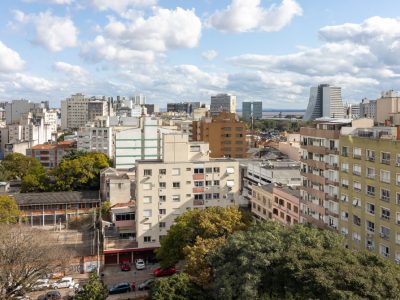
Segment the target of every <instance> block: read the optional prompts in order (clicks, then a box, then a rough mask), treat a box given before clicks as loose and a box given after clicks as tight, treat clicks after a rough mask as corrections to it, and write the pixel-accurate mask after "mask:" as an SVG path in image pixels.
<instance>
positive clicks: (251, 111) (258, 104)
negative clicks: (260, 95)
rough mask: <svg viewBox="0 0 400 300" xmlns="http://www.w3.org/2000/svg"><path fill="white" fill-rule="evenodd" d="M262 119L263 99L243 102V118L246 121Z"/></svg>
mask: <svg viewBox="0 0 400 300" xmlns="http://www.w3.org/2000/svg"><path fill="white" fill-rule="evenodd" d="M252 117H253V119H254V120H256V119H262V101H251V102H250V101H244V102H243V103H242V118H243V119H244V120H246V121H248V120H251V118H252Z"/></svg>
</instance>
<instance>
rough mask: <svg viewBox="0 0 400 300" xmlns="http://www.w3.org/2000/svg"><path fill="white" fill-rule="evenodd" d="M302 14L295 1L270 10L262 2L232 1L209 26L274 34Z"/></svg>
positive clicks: (218, 13) (213, 18) (252, 0)
mask: <svg viewBox="0 0 400 300" xmlns="http://www.w3.org/2000/svg"><path fill="white" fill-rule="evenodd" d="M302 13H303V11H302V8H301V7H300V5H299V4H298V3H297V2H296V1H295V0H283V1H282V3H281V4H280V5H276V4H273V5H271V6H270V7H269V8H264V7H262V6H261V0H232V3H231V4H230V5H229V6H228V7H227V8H226V9H224V10H222V11H216V12H215V13H214V14H212V15H211V16H210V18H209V19H208V20H207V24H208V25H210V26H212V27H214V28H216V29H218V30H221V31H224V32H246V31H267V32H272V31H279V30H281V29H282V28H283V27H285V26H286V25H288V24H289V23H290V22H291V20H292V19H293V17H295V16H301V15H302Z"/></svg>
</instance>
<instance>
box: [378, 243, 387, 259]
mask: <svg viewBox="0 0 400 300" xmlns="http://www.w3.org/2000/svg"><path fill="white" fill-rule="evenodd" d="M379 253H380V254H381V255H382V256H384V257H388V256H389V247H388V246H386V245H382V244H381V245H380V247H379Z"/></svg>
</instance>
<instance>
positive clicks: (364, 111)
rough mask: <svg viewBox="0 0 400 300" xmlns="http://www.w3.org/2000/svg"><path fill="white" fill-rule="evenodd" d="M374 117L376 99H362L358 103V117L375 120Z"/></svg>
mask: <svg viewBox="0 0 400 300" xmlns="http://www.w3.org/2000/svg"><path fill="white" fill-rule="evenodd" d="M376 117H377V115H376V100H368V99H366V98H364V99H362V100H361V103H360V118H369V119H373V120H374V122H376V121H377V119H376Z"/></svg>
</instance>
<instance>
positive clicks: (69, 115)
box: [61, 93, 90, 130]
mask: <svg viewBox="0 0 400 300" xmlns="http://www.w3.org/2000/svg"><path fill="white" fill-rule="evenodd" d="M89 100H90V99H89V98H85V96H84V95H83V94H81V93H78V94H75V95H72V96H71V97H70V98H67V99H66V100H61V129H62V130H65V129H78V128H80V127H84V126H85V125H86V123H87V121H88V117H89V116H88V103H89Z"/></svg>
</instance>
